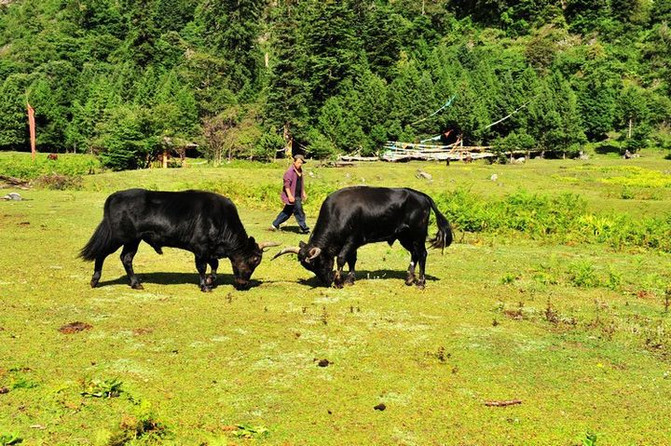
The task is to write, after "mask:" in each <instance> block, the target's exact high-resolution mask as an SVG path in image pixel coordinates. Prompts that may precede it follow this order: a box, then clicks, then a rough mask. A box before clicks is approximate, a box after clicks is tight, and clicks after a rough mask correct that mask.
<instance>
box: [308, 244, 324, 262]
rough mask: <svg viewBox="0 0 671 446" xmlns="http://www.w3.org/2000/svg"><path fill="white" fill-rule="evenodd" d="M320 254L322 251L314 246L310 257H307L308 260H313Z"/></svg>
mask: <svg viewBox="0 0 671 446" xmlns="http://www.w3.org/2000/svg"><path fill="white" fill-rule="evenodd" d="M321 252H322V249H321V248H318V247H317V246H315V247H314V248H312V249H311V250H310V257H308V260H314V259H315V258H316V257H317V256H318V255H319V254H321Z"/></svg>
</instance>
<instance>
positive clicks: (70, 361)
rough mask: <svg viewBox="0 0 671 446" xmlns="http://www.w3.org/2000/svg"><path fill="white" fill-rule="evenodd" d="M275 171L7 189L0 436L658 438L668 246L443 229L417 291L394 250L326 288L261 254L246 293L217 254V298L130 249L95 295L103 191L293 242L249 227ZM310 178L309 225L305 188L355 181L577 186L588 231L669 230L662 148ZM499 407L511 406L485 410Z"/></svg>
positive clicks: (664, 416) (1, 212)
mask: <svg viewBox="0 0 671 446" xmlns="http://www.w3.org/2000/svg"><path fill="white" fill-rule="evenodd" d="M59 161H60V158H59ZM2 162H3V158H2V157H1V156H0V164H2ZM284 167H285V164H284V163H280V162H278V163H276V164H274V165H259V164H251V163H244V162H238V163H233V164H231V165H228V166H224V167H221V168H204V167H202V166H193V167H190V168H183V169H167V170H160V169H156V170H148V171H134V172H123V173H103V174H98V175H90V176H85V177H83V179H82V181H80V182H78V183H77V186H76V187H75V188H73V189H68V190H50V189H48V188H45V187H41V188H37V187H36V188H32V189H29V190H13V189H4V190H3V192H2V193H0V195H4V194H5V193H7V192H10V191H16V192H19V193H20V194H21V195H22V196H23V197H24V198H26V199H27V200H26V201H0V271H2V273H1V274H0V304H1V305H2V311H1V312H0V445H7V444H19V442H20V444H22V445H89V444H90V445H148V444H177V445H228V444H273V445H275V444H277V445H314V444H318V445H359V444H361V445H364V444H365V445H382V444H384V445H388V444H394V445H522V444H524V445H583V444H586V445H591V444H598V445H666V444H669V442H670V441H671V440H669V439H670V438H671V428H670V427H669V423H668V414H669V413H671V398H669V395H671V316H670V315H669V312H670V311H671V308H670V306H671V302H670V300H671V255H670V254H669V252H665V250H653V249H646V248H643V247H638V246H624V247H622V248H619V249H618V248H613V247H612V246H610V245H608V244H590V243H584V242H581V241H580V240H573V239H570V238H569V239H562V241H561V242H560V241H558V240H557V239H555V238H552V237H547V238H542V237H541V238H538V237H534V238H531V237H529V236H527V234H525V233H524V232H520V231H514V230H505V231H487V230H484V231H482V232H475V233H474V232H464V231H462V230H460V228H459V227H457V228H456V242H455V243H454V244H453V245H452V246H451V247H449V248H448V249H446V250H445V254H444V255H442V256H441V254H440V252H439V251H431V252H430V253H429V258H428V261H427V285H426V289H425V290H418V289H416V288H414V287H413V288H410V287H406V286H405V285H404V283H403V279H404V277H405V270H406V268H407V263H408V261H409V255H408V253H407V252H406V251H405V250H404V249H403V248H402V247H400V246H399V245H398V244H395V245H394V246H393V247H389V246H388V245H386V244H376V245H368V246H365V247H363V248H361V249H360V251H359V261H358V263H357V269H358V275H359V279H358V281H357V282H356V284H355V285H353V286H350V287H346V288H344V289H342V290H337V289H330V288H322V287H319V286H317V282H316V281H315V280H314V278H313V276H312V274H311V273H309V272H308V271H306V270H304V269H303V268H302V267H300V265H299V264H298V262H296V260H295V257H292V256H283V257H281V258H279V259H277V260H275V261H273V262H270V261H269V259H270V257H271V256H272V254H273V253H274V252H275V251H273V250H271V251H269V252H268V253H267V254H266V258H265V259H264V261H263V262H262V263H261V265H260V266H259V268H258V269H257V270H256V272H255V273H254V276H253V278H254V279H256V280H257V281H258V282H259V285H258V286H256V287H254V288H252V289H251V290H249V291H235V290H234V288H233V286H232V285H231V282H232V274H231V270H230V266H229V265H230V263H228V261H227V260H224V261H223V262H222V265H221V268H220V273H221V276H220V285H219V286H218V288H216V289H215V290H214V291H213V292H212V293H201V292H200V290H199V288H198V285H197V284H198V276H197V273H196V271H195V267H194V265H193V257H192V255H191V254H190V253H188V252H186V251H180V250H174V249H166V250H165V254H164V255H163V256H159V255H157V254H156V253H155V252H154V251H153V250H152V249H151V248H150V247H149V246H147V245H145V244H143V245H141V247H140V251H139V252H138V255H137V256H136V258H135V262H134V264H135V270H136V272H137V273H138V274H139V275H140V277H141V279H142V280H143V283H144V287H145V289H144V290H142V291H137V290H132V289H130V287H129V286H128V285H127V279H126V277H125V273H124V271H123V267H122V265H121V263H120V261H119V258H118V254H114V255H112V256H110V257H109V258H108V260H107V262H106V264H105V268H104V270H103V276H102V279H101V286H100V287H99V288H96V289H91V288H90V287H89V280H90V277H91V274H92V272H93V265H92V264H90V263H85V262H83V261H81V260H80V259H78V258H76V256H77V253H78V251H79V249H80V248H81V247H82V246H83V245H84V244H85V243H86V241H87V240H88V238H89V237H90V236H91V234H92V233H93V230H94V229H95V227H96V225H97V224H98V222H99V221H100V219H101V217H102V207H103V203H104V200H105V198H106V196H107V195H108V194H109V193H111V192H113V191H115V190H118V189H123V188H128V187H148V188H152V189H166V190H179V189H184V188H190V187H193V188H207V189H210V190H217V191H220V192H224V193H227V194H229V195H231V197H232V198H233V199H234V201H235V202H236V204H237V205H238V209H239V212H240V214H241V217H242V220H243V223H244V224H245V226H246V228H247V231H248V232H249V233H250V235H253V236H255V237H256V238H257V239H261V240H276V241H279V242H281V243H282V244H283V245H295V244H297V243H298V241H299V240H306V238H305V236H300V235H298V234H297V233H295V232H292V227H295V222H294V221H293V220H292V221H290V222H289V223H288V224H287V226H288V227H289V228H288V230H285V231H281V232H280V233H272V232H269V231H267V228H268V226H269V224H270V222H271V221H272V219H273V218H274V217H275V215H276V213H277V212H278V211H279V209H280V204H279V199H278V197H277V195H278V192H279V191H278V189H279V184H280V177H281V175H282V171H283V169H284ZM305 167H306V171H307V172H308V177H307V190H308V195H309V198H308V203H307V213H308V223H309V224H310V225H311V226H312V225H313V224H314V222H315V220H316V216H317V212H318V207H319V204H320V203H321V200H322V199H323V196H325V194H326V193H327V192H328V191H330V190H333V189H335V188H338V187H342V186H345V185H350V184H371V185H387V186H409V187H413V188H416V189H420V190H422V191H425V192H427V193H429V194H431V195H440V194H444V193H449V192H453V191H455V190H465V191H467V193H468V194H472V195H475V196H478V197H480V199H481V200H483V201H484V202H488V200H491V201H492V202H494V201H496V200H499V199H502V198H504V197H506V196H508V195H509V194H513V193H515V192H517V191H519V190H525V191H528V192H529V193H531V194H542V195H547V196H556V195H558V194H561V193H565V192H571V193H574V194H578V195H579V196H580V197H581V198H582V199H584V200H585V202H586V206H587V212H590V213H594V215H595V216H596V217H602V216H613V215H627V216H628V218H631V219H641V218H655V219H659V221H668V220H667V219H669V218H671V217H670V215H671V214H670V210H671V174H670V172H671V161H668V160H665V159H663V158H662V155H661V154H659V153H656V152H650V153H646V152H644V153H643V156H642V157H641V158H638V159H633V160H627V161H625V160H621V159H619V158H614V157H613V158H611V157H600V158H595V159H592V160H588V161H576V160H554V161H550V160H548V161H544V160H532V161H530V162H528V163H526V164H524V165H487V164H480V163H473V164H460V163H452V165H451V166H449V167H446V166H444V165H443V164H431V163H415V162H413V163H408V164H382V163H380V164H372V165H360V166H356V167H350V168H340V169H337V168H328V167H321V166H319V165H318V164H317V163H315V162H312V163H308V164H306V166H305ZM417 169H422V170H423V171H425V172H428V173H430V174H431V175H432V176H433V181H431V182H429V181H427V180H425V179H421V178H416V177H415V173H416V171H417ZM0 171H1V166H0ZM494 174H496V175H497V179H496V181H493V180H492V175H494ZM596 217H595V218H596ZM433 232H434V228H432V229H431V233H433ZM275 249H277V248H275ZM74 322H80V323H82V324H80V325H78V326H71V327H70V329H69V330H68V329H67V327H65V326H66V325H67V324H72V323H74ZM324 360H327V361H324ZM512 400H518V401H520V402H521V403H520V404H514V405H510V406H502V407H501V406H489V405H487V404H486V403H488V402H498V403H501V402H506V401H512ZM381 404H383V405H384V408H385V410H376V409H375V407H376V406H377V407H378V409H381V406H380V405H381ZM592 434H595V435H596V437H594V436H593V435H592ZM594 438H596V443H594Z"/></svg>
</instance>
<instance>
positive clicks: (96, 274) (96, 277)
mask: <svg viewBox="0 0 671 446" xmlns="http://www.w3.org/2000/svg"><path fill="white" fill-rule="evenodd" d="M106 258H107V255H104V256H99V257H96V264H95V266H94V267H93V277H91V288H95V287H96V286H98V282H99V281H100V276H101V275H102V273H103V263H105V259H106Z"/></svg>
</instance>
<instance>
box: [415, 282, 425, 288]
mask: <svg viewBox="0 0 671 446" xmlns="http://www.w3.org/2000/svg"><path fill="white" fill-rule="evenodd" d="M424 288H425V286H424V282H417V289H418V290H423V289H424Z"/></svg>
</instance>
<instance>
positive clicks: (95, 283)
mask: <svg viewBox="0 0 671 446" xmlns="http://www.w3.org/2000/svg"><path fill="white" fill-rule="evenodd" d="M97 286H98V279H91V288H95V287H97Z"/></svg>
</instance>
